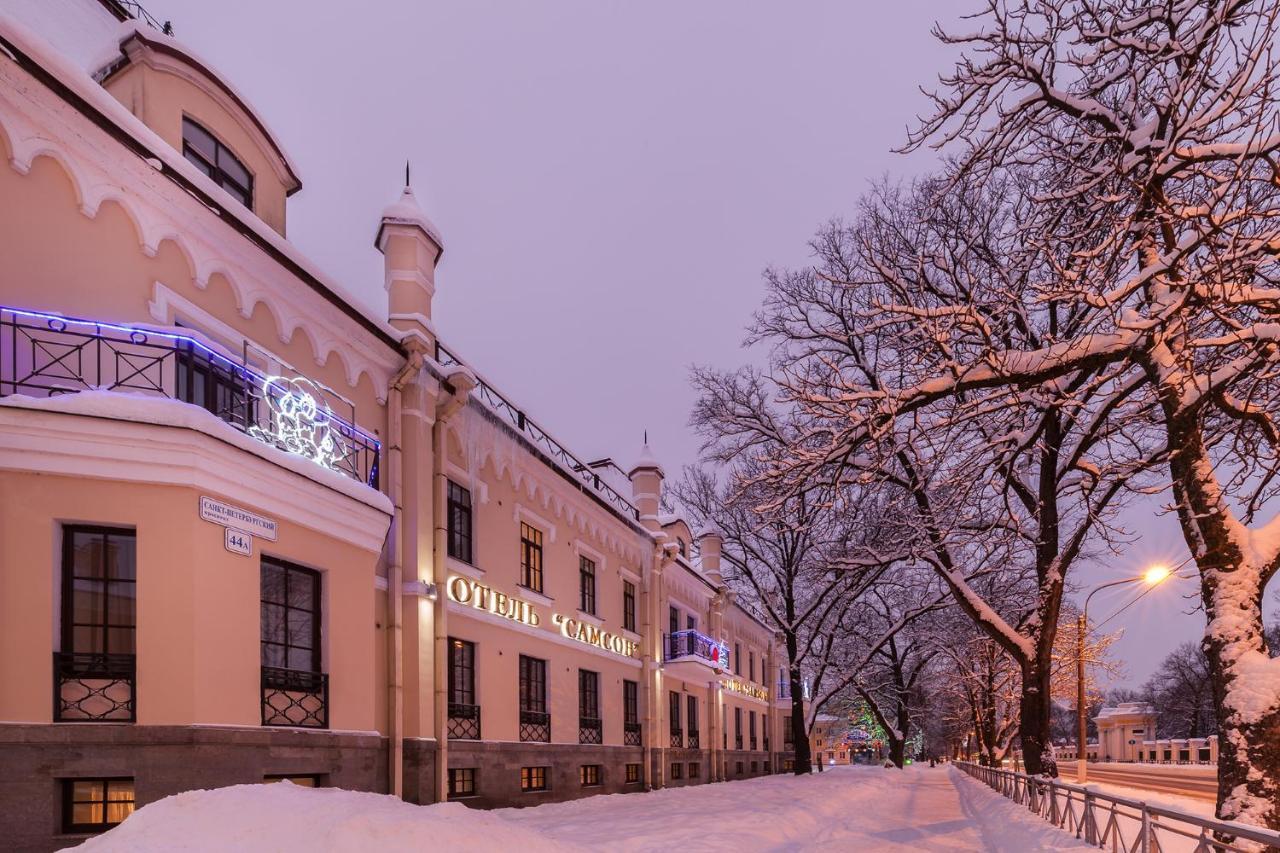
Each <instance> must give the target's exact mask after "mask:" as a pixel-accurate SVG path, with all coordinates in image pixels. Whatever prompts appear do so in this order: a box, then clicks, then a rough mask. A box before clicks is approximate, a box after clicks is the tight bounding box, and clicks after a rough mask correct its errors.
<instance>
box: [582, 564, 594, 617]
mask: <svg viewBox="0 0 1280 853" xmlns="http://www.w3.org/2000/svg"><path fill="white" fill-rule="evenodd" d="M578 609H579V610H581V611H582V612H583V613H591V614H593V615H594V614H595V612H596V564H595V563H594V562H592V561H591V560H588V559H587V558H586V557H578Z"/></svg>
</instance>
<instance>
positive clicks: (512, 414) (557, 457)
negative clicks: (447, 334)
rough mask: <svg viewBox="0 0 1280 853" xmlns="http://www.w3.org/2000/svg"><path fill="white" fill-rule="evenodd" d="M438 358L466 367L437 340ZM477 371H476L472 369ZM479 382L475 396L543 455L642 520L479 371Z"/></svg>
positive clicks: (620, 509)
mask: <svg viewBox="0 0 1280 853" xmlns="http://www.w3.org/2000/svg"><path fill="white" fill-rule="evenodd" d="M436 361H438V362H440V364H441V365H443V366H444V367H455V366H456V367H467V365H466V364H465V363H464V362H463V361H462V360H461V359H459V358H458V357H457V356H456V355H454V354H453V353H452V352H450V351H449V350H447V349H445V346H444V344H441V343H440V342H439V341H437V342H436ZM472 372H473V373H475V371H474V370H473V371H472ZM476 379H477V381H478V383H479V384H477V385H476V389H475V391H474V392H473V394H474V396H475V397H476V398H477V399H479V400H480V402H482V403H484V405H485V406H486V407H487V408H488V409H489V410H490V411H491V412H493V413H494V414H495V415H497V416H498V417H499V418H501V419H502V420H503V421H505V422H506V423H507V424H508V425H510V426H512V427H514V428H515V429H516V431H517V432H519V433H520V434H521V435H522V436H524V437H525V438H526V439H528V440H529V442H530V443H532V444H533V446H534V447H535V448H537V449H538V450H539V451H540V452H541V453H542V455H543V457H544V460H545V461H546V462H548V463H549V464H550V465H552V466H554V467H556V468H559V469H560V470H561V471H562V472H564V473H565V474H566V475H568V476H569V477H570V478H571V479H573V480H575V481H577V482H578V483H581V484H582V485H583V486H586V487H587V488H589V489H591V490H592V493H594V494H595V495H596V496H597V497H599V498H600V499H601V500H602V501H604V503H605V504H607V505H608V506H610V507H612V508H613V509H614V510H616V511H618V512H620V513H622V514H623V515H625V516H627V517H629V518H632V519H635V520H637V521H639V519H640V511H639V510H637V509H636V508H635V507H634V506H633V505H632V504H631V501H629V500H627V499H626V498H625V497H623V495H622V493H621V492H619V491H617V490H616V489H614V488H613V487H612V486H610V485H609V484H608V483H607V482H605V481H604V480H603V479H601V477H600V474H599V473H597V472H596V471H595V469H593V468H592V467H591V466H590V465H589V464H588V463H586V462H584V461H582V460H581V459H579V458H578V457H577V456H574V455H573V454H572V453H570V452H569V450H568V449H567V448H566V447H565V446H564V445H563V444H561V443H560V442H558V441H556V440H555V439H554V438H552V436H551V433H549V432H547V431H546V430H545V429H543V428H542V427H540V426H539V425H538V424H536V423H534V422H533V421H532V420H531V419H530V418H529V416H528V415H526V414H525V413H524V411H523V410H521V409H520V408H518V407H517V406H516V405H515V404H514V403H512V402H511V401H510V400H508V399H507V398H506V397H504V396H502V394H501V393H499V392H498V390H497V389H496V388H494V387H493V386H492V385H490V384H489V383H488V382H486V381H485V380H484V378H483V377H481V376H480V375H479V374H478V373H477V374H476Z"/></svg>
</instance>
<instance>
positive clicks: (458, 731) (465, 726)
mask: <svg viewBox="0 0 1280 853" xmlns="http://www.w3.org/2000/svg"><path fill="white" fill-rule="evenodd" d="M449 737H451V738H453V739H454V740H480V706H479V705H464V704H462V703H460V702H450V703H449Z"/></svg>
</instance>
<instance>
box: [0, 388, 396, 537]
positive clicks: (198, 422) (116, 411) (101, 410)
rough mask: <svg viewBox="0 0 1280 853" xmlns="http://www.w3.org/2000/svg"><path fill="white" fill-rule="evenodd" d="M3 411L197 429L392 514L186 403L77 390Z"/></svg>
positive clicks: (19, 401)
mask: <svg viewBox="0 0 1280 853" xmlns="http://www.w3.org/2000/svg"><path fill="white" fill-rule="evenodd" d="M0 406H3V407H7V408H11V409H28V410H32V411H40V412H57V413H60V414H68V415H83V416H87V417H95V418H106V419H109V420H117V421H133V422H135V423H145V424H155V425H157V426H168V427H179V428H182V429H190V430H195V431H196V432H201V433H204V434H205V435H207V436H209V437H211V438H216V439H217V440H219V441H224V442H226V443H227V444H230V445H233V446H235V447H237V448H239V449H240V450H243V451H245V452H247V453H252V454H253V455H255V456H257V457H259V458H260V459H264V460H266V461H267V462H270V463H272V464H274V465H278V466H280V467H281V468H286V469H288V470H290V471H293V472H294V473H296V474H300V475H302V476H303V477H306V478H307V479H309V480H313V481H315V482H316V483H319V484H320V485H322V486H326V487H328V488H330V489H332V490H334V491H335V492H339V493H341V494H344V495H346V496H347V497H349V498H352V499H353V500H357V501H359V502H360V503H362V504H365V505H366V506H369V507H372V508H373V509H376V510H378V511H380V512H383V513H385V514H387V515H391V514H392V512H393V507H392V504H391V500H390V498H388V497H387V496H386V495H384V494H383V493H382V492H379V491H378V490H377V489H374V488H372V487H370V486H366V485H365V484H364V483H361V482H358V481H356V480H353V479H352V478H351V477H348V476H347V475H345V474H341V473H339V472H337V471H334V470H331V469H329V468H325V467H324V466H322V465H319V464H317V463H315V462H312V461H311V460H310V459H305V458H303V457H301V456H297V455H295V454H293V453H288V452H286V451H284V450H281V449H279V448H278V447H272V446H271V445H269V444H266V443H264V442H261V441H258V440H257V439H256V438H253V437H251V436H248V435H245V434H244V433H242V432H241V431H240V430H238V429H236V428H235V427H233V426H232V425H231V424H229V423H227V422H226V421H224V420H222V419H221V418H219V417H218V416H217V415H215V414H213V413H212V412H209V411H206V410H205V409H202V408H200V407H199V406H195V405H192V404H190V403H184V402H182V401H181V400H174V399H171V398H169V397H156V396H153V395H149V394H130V393H126V392H122V391H77V392H75V393H73V394H58V395H56V396H53V397H29V396H27V395H25V394H12V395H10V396H7V397H0Z"/></svg>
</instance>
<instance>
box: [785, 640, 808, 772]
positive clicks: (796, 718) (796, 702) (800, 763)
mask: <svg viewBox="0 0 1280 853" xmlns="http://www.w3.org/2000/svg"><path fill="white" fill-rule="evenodd" d="M786 640H787V654H788V655H789V656H790V659H791V660H795V652H796V648H795V646H796V640H795V635H789V636H788V637H787V638H786ZM788 675H789V677H790V679H791V745H792V747H793V748H794V749H795V752H796V757H795V763H794V765H793V769H794V770H795V774H796V775H797V776H804V775H806V774H808V773H812V772H813V755H812V753H811V752H810V750H809V731H808V727H807V726H805V724H804V685H803V683H802V682H801V678H800V667H798V666H794V665H793V666H791V667H790V668H789V670H788Z"/></svg>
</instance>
